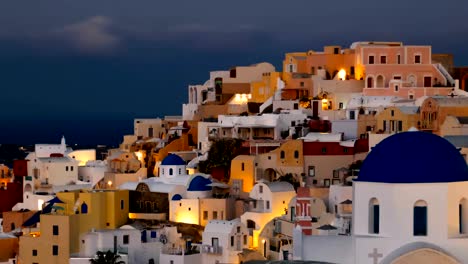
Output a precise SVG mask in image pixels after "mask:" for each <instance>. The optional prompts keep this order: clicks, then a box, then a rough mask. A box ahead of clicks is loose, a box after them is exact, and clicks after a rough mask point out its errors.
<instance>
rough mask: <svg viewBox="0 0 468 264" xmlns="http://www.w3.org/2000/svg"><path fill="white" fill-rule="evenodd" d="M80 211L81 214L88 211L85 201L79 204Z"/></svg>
mask: <svg viewBox="0 0 468 264" xmlns="http://www.w3.org/2000/svg"><path fill="white" fill-rule="evenodd" d="M81 213H82V214H87V213H88V205H87V204H86V203H85V202H83V203H82V204H81Z"/></svg>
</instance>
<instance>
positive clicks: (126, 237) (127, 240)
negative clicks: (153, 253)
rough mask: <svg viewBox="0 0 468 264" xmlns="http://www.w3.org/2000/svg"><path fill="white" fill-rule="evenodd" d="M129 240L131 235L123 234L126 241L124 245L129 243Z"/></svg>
mask: <svg viewBox="0 0 468 264" xmlns="http://www.w3.org/2000/svg"><path fill="white" fill-rule="evenodd" d="M129 240H130V236H129V235H124V236H123V243H124V245H128V242H129Z"/></svg>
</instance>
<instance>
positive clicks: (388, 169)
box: [356, 131, 468, 183]
mask: <svg viewBox="0 0 468 264" xmlns="http://www.w3.org/2000/svg"><path fill="white" fill-rule="evenodd" d="M356 181H361V182H383V183H434V182H459V181H468V167H467V164H466V161H465V160H464V158H463V156H462V155H461V154H460V152H459V150H458V149H457V148H456V147H455V146H453V145H452V144H451V143H450V142H448V141H447V140H446V139H444V138H442V137H439V136H437V135H434V134H431V133H426V132H417V131H415V132H403V133H398V134H395V135H393V136H390V137H388V138H386V139H384V140H383V141H381V142H380V143H379V144H377V145H376V146H375V147H374V148H373V149H372V151H371V152H370V153H369V155H367V157H366V159H365V160H364V162H363V163H362V166H361V170H360V173H359V176H358V178H357V179H356Z"/></svg>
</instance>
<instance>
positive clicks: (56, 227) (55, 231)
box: [52, 225, 59, 236]
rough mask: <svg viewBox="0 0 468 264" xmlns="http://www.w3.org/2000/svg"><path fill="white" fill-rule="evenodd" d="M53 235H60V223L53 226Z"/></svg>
mask: <svg viewBox="0 0 468 264" xmlns="http://www.w3.org/2000/svg"><path fill="white" fill-rule="evenodd" d="M52 235H54V236H58V235H59V227H58V225H53V226H52Z"/></svg>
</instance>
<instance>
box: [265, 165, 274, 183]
mask: <svg viewBox="0 0 468 264" xmlns="http://www.w3.org/2000/svg"><path fill="white" fill-rule="evenodd" d="M263 179H264V180H267V181H269V182H272V181H274V180H275V179H276V171H275V170H274V169H272V168H269V169H266V170H265V172H264V173H263Z"/></svg>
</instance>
